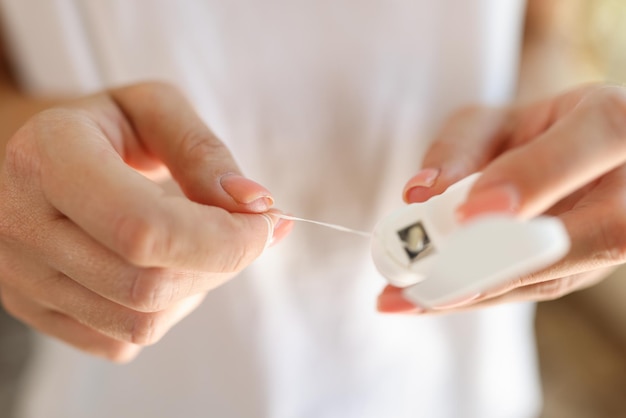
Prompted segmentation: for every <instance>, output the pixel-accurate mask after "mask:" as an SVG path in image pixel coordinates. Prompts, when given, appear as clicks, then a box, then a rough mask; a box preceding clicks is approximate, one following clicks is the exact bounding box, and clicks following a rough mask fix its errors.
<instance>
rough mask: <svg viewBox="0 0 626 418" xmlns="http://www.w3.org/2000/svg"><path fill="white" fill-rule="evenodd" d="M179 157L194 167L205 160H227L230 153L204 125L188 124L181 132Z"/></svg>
mask: <svg viewBox="0 0 626 418" xmlns="http://www.w3.org/2000/svg"><path fill="white" fill-rule="evenodd" d="M178 152H179V156H178V157H179V159H180V160H181V161H185V162H186V166H188V167H194V166H196V165H198V164H202V163H203V162H206V161H207V160H218V161H223V160H228V159H231V158H232V157H231V154H230V152H229V151H228V149H227V148H226V146H225V145H224V144H222V142H220V141H219V140H218V139H217V138H215V137H214V136H213V135H212V134H211V132H210V131H209V130H208V129H206V127H204V126H190V127H189V128H187V130H186V131H185V132H183V133H182V136H181V139H180V147H179V148H178Z"/></svg>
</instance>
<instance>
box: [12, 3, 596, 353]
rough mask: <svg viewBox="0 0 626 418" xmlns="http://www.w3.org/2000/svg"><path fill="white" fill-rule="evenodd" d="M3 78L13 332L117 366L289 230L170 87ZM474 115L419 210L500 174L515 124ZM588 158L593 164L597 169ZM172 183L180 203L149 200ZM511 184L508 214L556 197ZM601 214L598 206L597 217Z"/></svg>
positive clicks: (437, 159)
mask: <svg viewBox="0 0 626 418" xmlns="http://www.w3.org/2000/svg"><path fill="white" fill-rule="evenodd" d="M540 1H544V2H547V0H540ZM572 1H573V0H572ZM534 3H537V0H533V1H531V3H530V4H531V7H532V4H534ZM527 43H528V42H527ZM525 55H526V57H530V55H529V54H527V53H526V54H525ZM2 56H5V55H4V54H3V55H2ZM531 61H533V60H532V59H531V58H525V60H524V62H531ZM2 64H3V65H2V66H0V120H1V121H2V123H0V161H1V163H0V164H1V166H0V202H2V204H1V205H0V297H1V301H2V304H3V306H4V308H5V309H6V310H7V311H8V312H9V313H10V314H12V315H13V316H15V317H16V318H18V319H20V320H21V321H23V322H24V323H26V324H28V325H30V326H32V327H34V328H36V329H38V330H40V331H41V332H43V333H46V334H49V335H51V336H54V337H56V338H58V339H60V340H63V341H65V342H66V343H68V344H71V345H73V346H75V347H77V348H79V349H81V350H83V351H85V352H88V353H91V354H94V355H98V356H102V357H105V358H107V359H110V360H112V361H119V362H124V361H129V360H130V359H132V358H133V357H134V356H136V355H137V353H138V352H139V351H140V349H141V347H142V346H144V345H148V344H153V343H155V342H156V341H158V340H159V339H160V338H161V337H162V336H163V335H164V334H165V333H167V331H168V330H169V329H171V327H172V326H174V325H175V324H176V323H177V322H178V321H180V320H181V319H183V318H184V317H185V316H186V315H187V314H189V312H191V311H192V310H193V309H194V308H195V307H196V306H197V305H198V304H199V303H200V302H201V300H202V298H203V297H204V295H205V294H206V292H208V291H210V290H211V289H214V288H215V287H217V286H219V285H220V284H222V283H224V282H226V281H227V280H230V279H231V278H232V277H234V276H235V275H236V274H237V272H239V271H241V270H242V269H243V268H245V267H246V266H248V265H249V264H250V263H251V262H252V261H253V260H254V259H255V258H256V257H258V256H259V255H260V254H261V253H262V251H263V250H264V248H265V247H266V245H267V242H268V237H272V236H273V240H274V241H277V240H279V239H280V238H281V237H282V236H284V235H285V234H286V233H287V232H288V230H289V229H290V227H291V223H289V222H282V223H281V222H277V221H276V220H275V219H273V218H272V217H271V215H270V216H269V220H268V215H267V214H266V211H267V210H268V209H269V208H270V207H271V206H272V204H273V199H272V197H271V194H270V192H269V191H267V190H266V189H265V188H264V187H262V186H261V185H259V184H257V183H255V182H253V181H251V180H249V179H247V178H245V177H242V176H241V174H240V171H239V169H238V167H237V166H236V164H235V163H234V161H233V159H232V157H231V155H230V153H229V152H228V150H227V149H226V148H225V147H224V145H223V144H222V143H221V142H220V141H219V140H218V139H217V138H215V136H214V135H213V134H212V133H211V131H210V129H209V128H208V127H207V126H205V125H204V124H203V122H202V121H201V120H200V119H199V118H198V116H197V115H196V114H195V113H194V111H193V109H192V107H191V105H190V104H189V103H188V102H187V101H186V99H185V98H184V97H183V96H182V95H181V94H180V93H179V92H178V91H177V90H176V89H175V88H174V87H172V86H169V85H165V84H161V83H142V84H137V85H132V86H127V87H124V88H119V89H114V90H108V91H104V92H101V93H99V94H96V95H93V96H90V97H85V98H79V99H75V100H66V99H65V98H61V99H58V100H40V99H36V98H33V97H29V96H27V95H26V94H24V93H23V92H21V91H20V90H19V88H18V87H17V86H18V84H17V83H16V82H15V79H14V78H13V77H12V76H11V72H10V68H11V67H10V63H8V62H6V60H4V61H2ZM537 74H542V73H541V72H538V73H537ZM559 80H560V78H559ZM548 84H549V85H551V86H552V85H555V84H554V80H548V82H547V83H546V85H548ZM532 85H539V84H537V83H533V84H532ZM524 91H529V90H528V89H524ZM542 91H545V90H542ZM592 103H593V102H592ZM570 110H571V109H570ZM476 111H477V113H476V114H470V113H471V112H470V113H468V114H467V115H469V116H467V117H466V119H467V120H465V118H463V117H461V118H460V119H459V121H458V122H451V124H450V126H451V128H450V129H453V128H454V126H458V128H459V129H460V128H463V129H462V130H460V131H459V132H465V129H464V126H465V124H470V125H471V126H474V125H476V126H475V131H471V130H470V131H468V132H474V133H473V134H472V135H471V138H469V139H468V141H474V142H473V143H474V144H475V145H474V146H473V147H472V149H473V150H475V151H473V154H472V155H473V157H472V159H471V160H468V159H467V157H465V154H463V153H461V151H463V150H466V149H467V147H466V146H465V145H464V144H467V145H468V146H469V144H471V143H472V142H467V143H465V142H459V141H455V147H456V146H458V149H457V151H454V150H453V149H452V148H454V147H448V148H449V149H448V151H449V152H448V153H446V152H443V151H442V150H445V149H446V148H447V147H446V146H445V143H446V141H447V139H446V136H445V135H443V136H442V137H441V138H440V141H438V143H440V144H444V145H440V146H435V147H434V148H433V149H432V150H431V152H430V153H429V157H427V160H426V161H425V166H424V167H432V168H435V169H437V172H438V173H439V176H438V177H437V178H436V179H435V182H434V183H433V184H432V185H431V186H430V187H426V188H425V190H424V191H423V196H422V197H423V198H424V199H426V198H428V197H429V196H432V195H434V194H437V193H441V192H442V191H443V190H444V189H445V188H446V187H447V186H448V185H449V184H451V183H452V182H453V181H454V180H455V179H458V178H460V177H462V176H463V175H464V173H466V172H469V171H470V170H471V169H474V168H476V167H481V168H485V175H484V176H483V179H482V183H483V184H484V186H483V187H488V183H485V182H487V181H489V179H498V178H499V177H498V172H499V171H498V170H500V171H502V169H497V167H498V166H497V165H496V166H495V167H496V169H494V170H495V174H490V171H489V170H488V169H487V168H486V165H487V163H489V162H491V161H492V160H493V161H494V164H495V162H496V161H497V159H496V160H494V158H495V157H497V156H498V155H499V154H496V152H495V150H496V149H499V147H500V146H501V145H502V144H500V142H499V141H501V140H502V141H504V139H503V138H504V136H502V135H500V134H499V132H500V130H501V127H505V126H506V127H508V126H509V125H510V122H509V121H508V115H517V114H518V113H519V112H514V111H510V110H497V111H494V113H493V114H492V115H491V112H486V110H485V109H476ZM572 112H573V110H572ZM462 113H463V112H462ZM487 113H489V114H490V115H491V116H489V117H487V119H488V121H487V122H484V121H483V117H486V116H484V115H486V114H487ZM516 117H518V116H515V117H513V119H511V120H516V119H515V118H516ZM539 119H542V116H541V115H540V116H539ZM600 119H601V118H600ZM505 120H507V121H505ZM476 121H478V122H476ZM596 122H598V121H596ZM605 122H606V121H605ZM456 124H458V125H456ZM555 126H556V124H555ZM443 132H446V130H445V129H444V131H443ZM493 132H496V133H498V134H497V135H495V136H496V137H497V139H494V138H493V137H492V135H489V133H493ZM461 137H462V136H458V137H457V139H459V138H461ZM448 139H452V138H448ZM505 142H506V141H505ZM526 142H529V143H533V140H532V139H530V140H529V141H526ZM544 142H545V141H544ZM506 143H507V144H508V143H509V142H506ZM510 143H511V144H513V145H516V144H514V143H513V142H510ZM524 144H526V143H524ZM575 145H580V143H576V144H575ZM517 146H519V147H520V148H521V146H522V143H520V144H517ZM572 152H575V150H572ZM505 155H506V154H505ZM603 155H605V154H603ZM502 157H504V155H503V156H502ZM598 158H599V157H598ZM598 158H596V160H595V163H594V164H597V165H602V166H603V167H604V166H605V165H604V162H603V161H600V160H598ZM561 159H563V160H567V158H561ZM455 162H456V168H455V169H451V168H450V167H452V166H453V163H455ZM518 165H519V164H518ZM514 166H517V165H514ZM492 171H493V170H492ZM551 172H553V171H551ZM595 172H597V170H596V171H594V173H595ZM503 173H504V172H503ZM570 173H571V171H570ZM505 174H506V173H505ZM170 175H171V176H173V178H174V179H175V180H176V182H177V183H178V184H179V185H180V187H181V189H182V192H183V194H182V195H172V194H169V193H167V192H166V191H165V190H164V189H163V188H162V187H161V186H160V184H159V181H160V180H161V179H164V178H167V177H169V176H170ZM507 175H508V174H507ZM511 176H512V174H511V175H510V176H509V177H507V176H504V177H501V178H504V179H505V180H507V181H508V182H509V183H510V184H512V185H513V186H514V187H515V186H517V185H519V189H515V190H519V206H518V208H519V209H520V211H523V212H520V213H526V214H528V213H531V212H532V210H535V211H536V210H539V209H540V208H541V207H542V205H541V204H539V203H537V202H542V204H543V205H544V206H545V204H546V203H547V202H550V201H551V200H554V198H555V196H556V195H552V194H550V193H556V191H553V190H546V189H545V188H542V189H538V190H537V191H536V193H538V195H540V196H542V198H541V199H537V198H536V195H533V190H535V189H533V187H535V186H536V185H535V184H532V183H529V184H526V183H525V181H527V180H528V179H526V178H524V177H514V176H513V177H511ZM516 179H517V180H518V181H516ZM584 179H589V176H586V177H584ZM584 179H583V180H584ZM581 181H582V180H581V178H580V177H577V178H576V179H575V181H574V180H572V182H570V181H569V180H567V179H566V180H563V179H561V180H559V179H555V180H554V181H553V182H552V183H550V184H558V185H563V184H566V185H568V187H565V186H563V187H559V188H558V193H557V194H558V195H559V196H560V195H562V194H563V193H564V192H565V191H566V190H569V189H571V187H572V185H578V184H580V183H581ZM590 181H591V180H590ZM507 184H508V183H507ZM412 186H415V184H413V185H412ZM418 186H419V185H418ZM419 187H422V186H419ZM476 187H477V189H476V191H475V193H479V192H480V188H479V185H477V186H476ZM412 188H413V187H412ZM548 195H550V197H546V196H548ZM588 203H593V202H588ZM604 203H605V202H603V201H601V202H597V204H596V206H598V210H600V207H604ZM531 209H532V210H531ZM583 232H584V231H583ZM224 237H228V239H224ZM586 238H587V237H586V236H585V237H584V239H581V242H582V241H585V240H586ZM586 241H587V243H588V244H589V245H593V241H589V240H586ZM594 248H595V247H594ZM604 248H606V246H605V247H597V249H598V251H597V252H595V253H593V254H598V253H600V252H601V251H602V249H604ZM586 260H588V261H589V260H590V259H589V258H587V259H586ZM588 264H589V263H588ZM394 291H395V290H394V289H387V290H386V291H385V293H384V294H383V295H382V296H381V300H380V307H381V310H383V311H385V306H386V307H387V308H388V309H391V307H392V306H393V303H391V304H390V303H389V300H392V301H393V300H394V299H393V295H394ZM509 293H510V292H509ZM389 295H391V296H389ZM389 297H391V299H389ZM396 302H397V298H396ZM404 303H406V302H404ZM396 307H397V306H396ZM405 307H406V306H405ZM410 309H415V308H414V307H410Z"/></svg>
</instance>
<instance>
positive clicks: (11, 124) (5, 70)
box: [0, 40, 56, 166]
mask: <svg viewBox="0 0 626 418" xmlns="http://www.w3.org/2000/svg"><path fill="white" fill-rule="evenodd" d="M1 41H2V40H0V166H1V165H2V162H3V161H4V155H5V147H6V143H7V142H8V141H9V139H10V138H11V137H12V136H13V134H14V133H15V132H16V131H17V130H18V129H19V128H20V126H22V125H23V124H24V123H25V122H26V121H27V120H28V119H29V118H30V117H31V116H33V115H34V114H35V113H38V112H40V111H42V110H44V109H46V108H48V107H50V106H52V105H53V104H54V103H56V101H55V100H52V99H37V98H34V97H30V96H28V95H26V94H24V93H22V92H21V91H20V89H19V87H18V85H17V83H16V81H15V77H13V74H12V71H11V64H10V61H9V58H8V55H7V54H6V50H5V48H3V45H2V42H1Z"/></svg>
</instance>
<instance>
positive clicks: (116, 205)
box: [35, 110, 273, 272]
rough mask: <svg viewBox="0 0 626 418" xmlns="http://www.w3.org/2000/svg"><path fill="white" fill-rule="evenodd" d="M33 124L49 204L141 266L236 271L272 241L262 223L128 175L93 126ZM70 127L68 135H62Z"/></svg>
mask: <svg viewBox="0 0 626 418" xmlns="http://www.w3.org/2000/svg"><path fill="white" fill-rule="evenodd" d="M39 118H40V119H39V121H38V122H37V123H36V124H35V130H37V132H36V134H35V137H36V138H38V140H37V143H38V145H39V149H40V152H41V154H42V163H41V181H42V187H43V191H44V194H45V195H46V197H47V198H48V200H49V201H50V202H51V203H52V205H53V206H55V207H56V208H57V209H58V210H60V211H61V212H62V213H63V214H64V215H66V216H67V217H69V218H70V219H71V220H72V221H73V222H75V223H76V224H78V225H79V226H80V227H81V228H82V229H84V230H85V231H86V232H87V233H88V234H89V235H91V236H93V237H94V238H95V239H96V240H97V241H99V242H101V243H102V244H104V245H105V246H107V247H108V248H110V249H111V250H113V251H114V252H116V253H117V254H119V255H120V256H122V258H124V259H125V260H127V261H129V262H131V263H133V264H135V265H139V266H150V267H172V268H185V269H192V270H207V271H215V272H233V271H239V270H241V269H242V268H243V267H244V266H246V265H247V264H249V263H250V262H251V261H252V260H254V259H255V258H256V257H257V256H258V255H259V254H260V253H261V252H262V251H263V249H264V248H265V246H266V243H267V241H268V239H269V237H271V233H272V229H273V222H272V221H270V220H269V219H270V218H268V217H267V216H265V215H256V214H230V213H228V212H227V211H225V210H223V209H221V208H217V207H212V206H206V205H201V204H198V203H195V202H192V201H190V200H188V199H185V198H181V197H177V196H168V195H164V193H163V191H162V190H161V188H160V187H159V186H158V185H156V184H154V183H153V182H151V181H149V180H148V179H146V178H145V177H144V176H142V175H140V174H138V173H137V172H135V171H134V170H132V169H130V168H129V167H128V166H127V165H126V164H125V163H124V161H122V160H121V158H120V157H119V155H118V154H117V153H116V152H115V151H113V150H112V148H111V146H110V144H109V142H108V140H107V138H106V137H104V135H103V133H102V131H101V130H100V129H99V128H98V127H97V126H95V125H94V122H93V121H91V120H90V119H88V118H86V117H84V116H82V115H80V114H78V115H77V114H76V112H69V111H64V110H57V111H53V112H47V113H46V114H44V115H42V116H40V117H39ZM68 126H71V129H67V127H68Z"/></svg>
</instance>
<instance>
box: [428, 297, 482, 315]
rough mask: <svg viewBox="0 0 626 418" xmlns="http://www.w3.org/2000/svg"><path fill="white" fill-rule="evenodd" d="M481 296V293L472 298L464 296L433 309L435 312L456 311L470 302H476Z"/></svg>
mask: <svg viewBox="0 0 626 418" xmlns="http://www.w3.org/2000/svg"><path fill="white" fill-rule="evenodd" d="M480 296H481V294H480V293H475V294H473V295H471V296H464V297H460V298H458V299H454V300H452V301H450V302H448V303H445V304H442V305H438V306H433V307H432V309H433V310H435V311H441V310H445V309H454V308H459V307H461V306H464V305H467V304H468V303H470V302H473V301H475V300H476V299H478V298H479V297H480Z"/></svg>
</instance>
